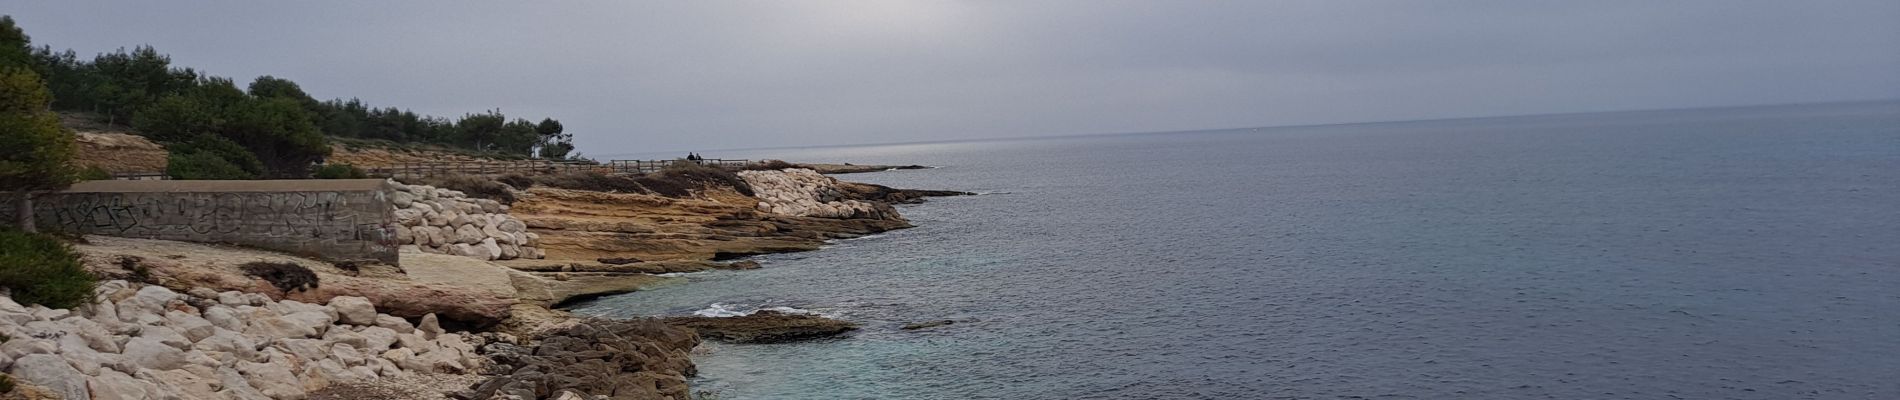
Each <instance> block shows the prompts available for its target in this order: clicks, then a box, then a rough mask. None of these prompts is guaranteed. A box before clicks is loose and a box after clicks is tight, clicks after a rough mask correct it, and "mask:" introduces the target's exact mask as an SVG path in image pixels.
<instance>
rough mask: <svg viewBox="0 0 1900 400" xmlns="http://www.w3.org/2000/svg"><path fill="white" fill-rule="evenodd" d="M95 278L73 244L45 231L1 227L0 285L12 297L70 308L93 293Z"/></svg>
mask: <svg viewBox="0 0 1900 400" xmlns="http://www.w3.org/2000/svg"><path fill="white" fill-rule="evenodd" d="M97 279H98V278H96V277H94V276H93V275H92V274H91V273H88V272H86V270H85V268H83V267H81V266H80V264H79V256H78V255H76V254H74V253H73V249H72V246H70V245H67V244H66V242H64V241H60V240H59V239H58V238H54V237H52V236H49V235H45V234H38V233H28V232H22V231H19V230H14V229H0V287H4V288H7V289H8V290H11V291H12V297H13V299H15V300H18V301H20V302H23V303H26V304H39V305H44V306H46V307H49V308H72V307H77V306H79V305H81V304H85V302H86V300H87V299H88V298H90V297H92V287H93V284H94V283H95V282H96V281H97Z"/></svg>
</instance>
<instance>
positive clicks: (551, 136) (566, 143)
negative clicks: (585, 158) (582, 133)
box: [534, 118, 574, 160]
mask: <svg viewBox="0 0 1900 400" xmlns="http://www.w3.org/2000/svg"><path fill="white" fill-rule="evenodd" d="M565 129H566V128H565V127H562V126H561V121H555V120H554V119H553V118H545V119H542V120H541V123H540V124H536V125H535V126H534V133H535V134H536V135H538V136H540V140H537V141H536V142H535V157H540V158H546V159H551V160H559V159H563V158H567V153H570V152H573V151H574V143H573V139H574V135H573V134H568V133H562V131H563V130H565Z"/></svg>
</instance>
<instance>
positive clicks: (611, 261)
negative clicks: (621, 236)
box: [594, 257, 640, 265]
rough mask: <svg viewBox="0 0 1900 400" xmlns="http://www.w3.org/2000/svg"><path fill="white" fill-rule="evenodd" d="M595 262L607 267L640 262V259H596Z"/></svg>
mask: <svg viewBox="0 0 1900 400" xmlns="http://www.w3.org/2000/svg"><path fill="white" fill-rule="evenodd" d="M594 261H599V262H600V263H601V264H607V265H625V264H632V263H637V262H640V259H638V258H627V257H601V258H596V259H594Z"/></svg>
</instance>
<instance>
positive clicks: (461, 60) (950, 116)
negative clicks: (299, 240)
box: [0, 0, 1900, 156]
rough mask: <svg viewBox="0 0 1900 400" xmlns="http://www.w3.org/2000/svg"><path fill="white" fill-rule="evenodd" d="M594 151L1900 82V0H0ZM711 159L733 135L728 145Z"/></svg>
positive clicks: (1394, 112)
mask: <svg viewBox="0 0 1900 400" xmlns="http://www.w3.org/2000/svg"><path fill="white" fill-rule="evenodd" d="M0 5H4V6H0V13H4V14H11V15H13V16H14V17H15V19H17V20H18V21H19V23H20V25H21V26H22V27H24V28H25V29H26V31H27V33H28V34H29V35H31V36H32V37H33V41H34V43H35V44H36V45H40V44H50V45H52V46H53V47H55V48H71V49H75V50H77V51H79V52H80V54H82V55H91V54H94V53H98V52H102V51H110V50H113V49H116V48H119V47H130V46H135V45H141V44H149V45H152V46H155V47H157V48H158V49H159V51H161V52H166V53H170V54H171V55H172V58H173V61H174V63H175V64H177V65H184V66H191V67H195V68H198V69H200V70H203V71H208V72H210V73H212V74H216V75H222V76H229V77H233V78H236V79H237V80H238V81H239V82H240V84H242V83H246V82H249V81H250V80H251V79H252V78H254V77H256V76H258V75H264V74H269V75H275V76H278V77H283V78H289V79H291V80H294V81H296V82H298V83H299V84H302V85H303V87H304V89H305V90H306V91H308V92H309V93H310V94H312V95H314V96H317V97H319V98H334V97H357V98H361V99H363V100H365V101H367V102H369V103H371V104H372V105H376V106H390V105H393V106H398V107H404V108H410V109H414V110H416V111H418V112H423V113H428V114H436V115H445V116H459V115H461V114H463V113H466V112H471V111H479V110H485V109H494V108H499V109H501V110H502V111H503V112H505V113H507V114H509V115H511V116H522V117H530V118H533V119H539V118H541V117H544V116H546V117H554V118H556V119H559V120H561V121H562V122H564V123H565V124H566V125H567V128H568V131H569V132H573V133H575V134H576V136H577V138H576V141H577V142H578V144H579V145H580V147H581V151H582V152H583V153H586V154H589V155H595V156H605V155H613V154H621V153H631V152H652V151H662V150H709V149H725V148H753V147H767V146H788V145H822V144H856V143H878V142H904V141H922V140H950V139H970V138H995V137H1019V136H1044V135H1067V134H1086V133H1115V132H1146V131H1171V130H1191V129H1207V128H1236V127H1255V126H1275V125H1294V124H1315V123H1335V122H1361V121H1381V120H1406V119H1425V118H1446V117H1465V116H1491V115H1514V114H1535V113H1555V112H1578V111H1601V110H1630V109H1653V108H1676V107H1702V106H1720V105H1747V104H1774V103H1794V102H1822V101H1839V100H1859V99H1887V98H1900V1H1894V0H1864V1H1814V0H1807V1H1736V0H1720V1H1651V0H1633V1H1336V0H1324V1H1215V2H1200V1H1194V2H1191V1H1179V0H1166V1H1162V0H1157V1H1143V2H1110V1H980V2H965V1H959V2H926V1H894V0H879V1H851V2H807V1H752V2H725V1H677V2H636V1H628V2H617V1H616V2H607V1H596V2H541V1H535V2H523V1H511V2H469V1H454V2H450V1H360V2H338V1H324V2H275V1H248V0H247V1H229V2H200V1H115V2H96V1H84V0H57V1H18V0H4V1H0ZM715 156H716V154H715Z"/></svg>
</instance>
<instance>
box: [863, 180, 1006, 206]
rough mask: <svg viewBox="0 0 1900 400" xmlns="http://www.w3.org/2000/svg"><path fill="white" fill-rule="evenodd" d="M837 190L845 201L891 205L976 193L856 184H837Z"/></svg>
mask: <svg viewBox="0 0 1900 400" xmlns="http://www.w3.org/2000/svg"><path fill="white" fill-rule="evenodd" d="M838 188H839V189H841V190H842V191H843V192H844V196H842V197H843V198H845V199H847V200H864V201H873V202H883V203H891V204H916V203H922V202H924V198H926V197H945V196H971V195H975V194H976V193H970V192H959V191H955V190H919V189H896V188H892V187H890V186H884V185H875V184H869V183H857V182H838Z"/></svg>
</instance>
